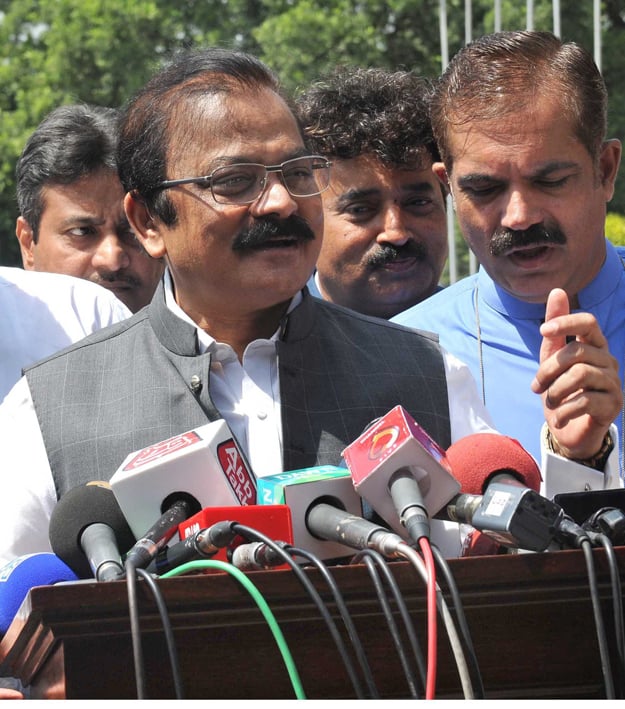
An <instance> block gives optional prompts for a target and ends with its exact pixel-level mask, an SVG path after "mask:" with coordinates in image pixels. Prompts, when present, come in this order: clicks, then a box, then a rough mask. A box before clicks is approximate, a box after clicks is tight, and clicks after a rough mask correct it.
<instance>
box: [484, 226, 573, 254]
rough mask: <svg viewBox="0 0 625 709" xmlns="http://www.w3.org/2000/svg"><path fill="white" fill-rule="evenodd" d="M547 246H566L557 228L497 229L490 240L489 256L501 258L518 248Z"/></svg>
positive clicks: (560, 231)
mask: <svg viewBox="0 0 625 709" xmlns="http://www.w3.org/2000/svg"><path fill="white" fill-rule="evenodd" d="M547 244H566V236H565V235H564V232H563V231H562V230H561V229H559V228H558V227H546V226H545V225H544V224H532V226H531V227H529V228H528V229H522V230H519V231H515V230H513V229H497V230H496V231H495V232H494V233H493V235H492V236H491V239H490V246H489V249H490V253H491V256H503V254H505V253H506V252H507V251H510V249H513V248H515V247H518V246H544V245H547Z"/></svg>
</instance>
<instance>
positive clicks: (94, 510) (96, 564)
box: [49, 482, 135, 581]
mask: <svg viewBox="0 0 625 709" xmlns="http://www.w3.org/2000/svg"><path fill="white" fill-rule="evenodd" d="M49 534H50V545H51V546H52V551H53V552H54V553H55V554H56V555H57V556H58V557H59V558H60V559H61V560H62V561H64V562H65V563H66V564H67V565H68V566H69V567H70V568H71V569H72V571H74V573H76V574H77V575H78V577H79V578H95V579H96V580H97V581H113V580H115V579H118V578H120V577H121V576H123V574H124V569H123V566H122V561H121V555H120V550H121V552H122V553H125V552H126V551H127V550H128V549H129V548H130V547H131V546H132V545H133V544H134V542H135V536H134V534H133V533H132V531H131V529H130V527H129V526H128V522H127V521H126V518H125V517H124V515H123V514H122V511H121V510H120V508H119V505H118V504H117V500H116V499H115V495H114V494H113V491H112V490H111V488H110V486H109V484H108V483H106V482H90V483H87V484H86V485H79V486H77V487H75V488H72V489H71V490H69V491H68V492H67V493H66V494H65V495H63V496H62V497H61V499H60V500H59V501H58V503H57V504H56V506H55V507H54V508H53V510H52V514H51V516H50V530H49Z"/></svg>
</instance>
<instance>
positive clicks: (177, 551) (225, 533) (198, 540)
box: [147, 520, 237, 576]
mask: <svg viewBox="0 0 625 709" xmlns="http://www.w3.org/2000/svg"><path fill="white" fill-rule="evenodd" d="M236 536H237V533H236V532H235V531H234V530H233V529H232V522H230V521H228V520H224V521H221V522H216V523H215V524H213V525H211V526H210V527H205V528H203V529H200V530H198V531H197V532H195V533H193V534H190V535H189V536H188V537H186V538H185V539H183V540H182V541H180V542H177V543H176V544H172V545H171V546H166V547H164V548H163V549H161V550H160V551H159V552H158V553H157V554H156V555H155V557H154V558H153V559H152V561H151V562H150V564H149V566H148V567H147V571H148V572H150V573H155V574H158V575H159V576H160V575H161V574H164V573H166V572H167V571H171V570H172V569H175V568H176V567H177V566H181V565H182V564H186V563H187V562H188V561H197V560H199V559H212V558H213V557H214V556H215V554H217V552H219V551H220V550H222V549H225V548H226V547H227V546H228V545H229V544H230V543H231V542H232V541H233V540H234V539H235V537H236Z"/></svg>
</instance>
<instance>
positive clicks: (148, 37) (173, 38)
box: [0, 0, 625, 272]
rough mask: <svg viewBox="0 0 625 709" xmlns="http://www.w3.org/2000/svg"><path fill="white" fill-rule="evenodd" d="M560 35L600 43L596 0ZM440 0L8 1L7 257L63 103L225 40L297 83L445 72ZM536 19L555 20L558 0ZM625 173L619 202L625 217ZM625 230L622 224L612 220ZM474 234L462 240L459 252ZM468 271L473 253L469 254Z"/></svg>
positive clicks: (2, 219) (133, 82) (621, 35)
mask: <svg viewBox="0 0 625 709" xmlns="http://www.w3.org/2000/svg"><path fill="white" fill-rule="evenodd" d="M624 3H625V0H607V1H605V2H603V3H602V27H603V29H602V43H603V52H602V71H603V73H604V76H605V79H606V83H607V85H608V90H609V92H610V101H611V105H610V117H609V120H610V135H611V137H617V138H620V139H621V140H625V80H624V78H623V76H624V74H625V72H624V68H625V67H624V61H623V59H622V47H623V43H624V40H625V19H624V18H625V8H624V7H623V5H624ZM560 6H561V35H562V37H563V39H566V40H575V41H577V42H579V43H580V44H583V45H584V46H586V47H587V48H588V49H589V50H591V51H592V8H593V3H592V0H576V1H574V0H568V1H567V0H563V1H562V2H561V3H560ZM439 7H440V2H439V0H385V1H383V0H358V1H356V0H324V2H323V3H319V2H316V1H315V0H38V1H35V0H0V86H1V87H2V91H0V121H1V124H0V264H6V265H16V264H19V263H20V260H19V251H18V248H17V240H16V239H15V236H14V225H15V218H16V216H17V214H16V206H15V184H14V171H15V162H16V160H17V157H18V155H19V153H20V151H21V149H22V147H23V145H24V142H25V141H26V139H27V137H28V136H29V135H30V133H32V131H33V130H34V129H35V127H36V126H37V124H38V123H39V121H40V120H41V119H42V118H43V116H44V115H45V114H46V113H48V112H49V111H50V110H52V109H53V108H54V107H56V106H58V105H61V104H63V103H73V102H76V101H86V102H90V103H97V104H101V105H111V106H117V105H121V104H123V102H124V101H125V100H126V99H127V98H128V97H129V96H130V95H131V94H132V93H133V92H134V91H135V90H136V89H137V88H138V87H139V86H141V85H142V84H143V83H144V82H145V81H146V80H147V78H148V77H149V76H150V75H151V74H152V73H153V72H154V71H155V69H157V68H158V66H159V65H160V63H161V62H162V61H163V60H165V59H166V58H167V57H168V56H169V55H170V54H171V53H172V52H174V51H176V50H178V49H181V48H186V47H194V46H206V45H211V44H214V45H222V46H228V47H239V48H242V49H246V50H248V51H251V52H253V53H254V54H256V55H257V56H259V57H260V58H261V59H263V60H264V61H265V62H266V63H267V64H269V65H270V66H271V67H272V68H274V69H275V70H276V71H277V72H278V74H279V75H280V77H281V78H282V81H283V83H284V85H285V87H286V88H288V89H289V90H291V91H297V90H298V88H301V87H303V86H305V85H306V84H307V83H308V82H310V81H311V80H313V79H315V78H316V77H317V76H319V75H320V74H321V73H323V72H325V71H327V70H328V69H330V68H332V67H333V66H334V65H336V64H358V65H364V66H382V67H390V68H400V67H403V68H410V69H414V70H415V71H417V72H419V73H422V74H423V75H425V76H429V77H434V76H436V75H437V74H438V73H440V71H441V68H442V67H441V45H440V31H439ZM464 7H465V3H464V0H450V1H449V2H447V19H448V22H447V24H448V34H449V56H452V55H453V54H454V53H455V52H456V51H457V50H458V49H459V48H460V47H461V46H462V45H463V44H464V38H465V10H464ZM501 7H502V11H501V28H502V29H520V28H523V27H525V26H526V3H523V2H518V0H517V1H515V0H503V2H502V4H501ZM472 19H473V23H472V24H473V31H472V36H474V37H475V36H478V35H480V34H483V33H485V32H491V31H493V30H494V29H495V25H494V22H495V18H494V11H493V3H492V2H490V1H486V0H476V1H475V2H473V3H472ZM534 27H535V28H536V29H546V30H551V29H552V28H553V19H552V3H551V0H535V2H534ZM624 182H625V178H624V177H622V176H621V178H620V180H619V183H618V185H617V192H616V195H615V197H614V199H613V201H612V203H611V205H610V208H611V210H612V211H613V212H614V213H615V215H618V214H625V184H624ZM613 229H614V230H615V234H616V233H617V232H618V234H620V236H619V237H618V238H623V234H622V231H623V228H622V224H621V226H620V231H619V229H617V227H616V226H614V227H613ZM462 247H463V242H462V239H461V238H459V248H460V249H462ZM459 269H460V270H461V271H462V272H466V270H467V269H468V257H467V256H465V255H462V254H460V255H459Z"/></svg>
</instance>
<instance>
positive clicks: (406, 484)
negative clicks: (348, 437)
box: [343, 406, 460, 541]
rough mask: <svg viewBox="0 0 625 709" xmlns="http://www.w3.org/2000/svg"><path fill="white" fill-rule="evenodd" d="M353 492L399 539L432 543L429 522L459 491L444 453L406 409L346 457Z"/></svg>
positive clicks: (375, 427)
mask: <svg viewBox="0 0 625 709" xmlns="http://www.w3.org/2000/svg"><path fill="white" fill-rule="evenodd" d="M343 457H344V458H345V462H346V463H347V467H348V468H349V470H350V472H351V475H352V481H353V484H354V488H355V490H356V492H358V494H359V495H361V496H362V497H363V498H364V499H365V500H366V501H367V502H368V503H369V505H370V506H371V507H372V508H373V509H374V510H375V511H376V512H377V513H378V514H379V515H380V517H381V518H382V519H383V520H384V521H385V522H386V523H387V524H389V525H390V526H391V528H393V529H394V530H395V531H396V532H397V533H398V534H399V535H400V536H403V537H406V536H408V537H410V538H411V539H413V540H415V541H417V540H418V539H419V538H420V537H429V517H430V516H433V515H434V514H435V513H437V512H438V511H439V510H440V509H441V507H442V506H443V505H444V504H445V503H447V502H449V500H451V499H452V498H453V497H454V495H456V494H457V493H458V492H459V490H460V484H459V483H458V481H457V480H456V479H455V478H454V476H453V475H452V469H451V467H450V465H449V463H448V461H447V456H446V454H445V451H444V450H443V449H442V448H441V447H440V446H439V445H438V444H437V443H436V442H435V441H434V440H433V439H432V438H431V437H430V436H429V435H428V434H427V433H426V431H425V430H424V429H423V428H422V427H421V426H419V424H418V423H417V422H416V421H415V420H414V419H413V418H412V416H410V414H409V413H408V412H407V411H406V410H405V409H404V408H403V407H402V406H396V407H394V408H393V409H391V410H390V411H389V412H388V413H387V414H385V415H384V416H382V417H381V418H380V419H378V420H377V421H375V422H374V423H373V424H371V425H370V426H369V427H368V428H367V429H366V430H365V431H364V432H363V433H362V434H361V435H360V436H359V437H358V438H357V439H356V440H355V441H354V442H353V443H351V444H350V445H349V446H347V448H345V450H344V451H343Z"/></svg>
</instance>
